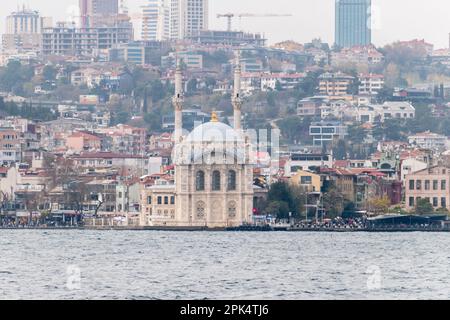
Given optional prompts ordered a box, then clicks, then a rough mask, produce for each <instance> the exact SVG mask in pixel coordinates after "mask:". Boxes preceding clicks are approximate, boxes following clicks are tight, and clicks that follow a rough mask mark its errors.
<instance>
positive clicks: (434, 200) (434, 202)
mask: <svg viewBox="0 0 450 320" xmlns="http://www.w3.org/2000/svg"><path fill="white" fill-rule="evenodd" d="M437 206H439V199H438V198H433V207H435V208H436V207H437Z"/></svg>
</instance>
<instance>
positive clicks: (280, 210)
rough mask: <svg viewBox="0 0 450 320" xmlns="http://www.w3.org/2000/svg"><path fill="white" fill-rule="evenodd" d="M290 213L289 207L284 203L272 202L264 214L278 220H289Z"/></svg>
mask: <svg viewBox="0 0 450 320" xmlns="http://www.w3.org/2000/svg"><path fill="white" fill-rule="evenodd" d="M289 212H290V211H289V205H288V204H287V203H286V202H284V201H270V202H269V203H268V205H267V207H266V208H265V209H264V214H266V215H269V214H270V215H274V216H276V217H277V218H278V219H288V218H289Z"/></svg>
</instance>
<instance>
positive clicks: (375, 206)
mask: <svg viewBox="0 0 450 320" xmlns="http://www.w3.org/2000/svg"><path fill="white" fill-rule="evenodd" d="M390 205H391V200H390V199H389V197H387V196H384V197H382V198H375V199H373V200H370V201H369V209H370V211H373V213H375V214H383V213H387V212H388V210H389V207H390Z"/></svg>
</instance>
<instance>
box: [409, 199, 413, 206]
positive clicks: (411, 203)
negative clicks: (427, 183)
mask: <svg viewBox="0 0 450 320" xmlns="http://www.w3.org/2000/svg"><path fill="white" fill-rule="evenodd" d="M409 206H410V207H414V197H409Z"/></svg>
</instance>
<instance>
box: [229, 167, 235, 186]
mask: <svg viewBox="0 0 450 320" xmlns="http://www.w3.org/2000/svg"><path fill="white" fill-rule="evenodd" d="M228 190H230V191H234V190H236V171H234V170H230V171H228Z"/></svg>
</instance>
